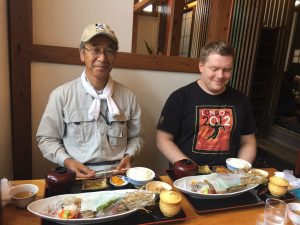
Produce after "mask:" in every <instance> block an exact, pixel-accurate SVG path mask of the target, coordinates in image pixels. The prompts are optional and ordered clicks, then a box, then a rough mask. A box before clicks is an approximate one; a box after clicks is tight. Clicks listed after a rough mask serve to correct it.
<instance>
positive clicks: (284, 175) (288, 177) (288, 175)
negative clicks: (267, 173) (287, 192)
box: [275, 170, 300, 189]
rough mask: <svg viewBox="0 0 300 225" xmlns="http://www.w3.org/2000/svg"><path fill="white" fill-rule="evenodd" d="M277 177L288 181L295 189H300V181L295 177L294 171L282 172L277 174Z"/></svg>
mask: <svg viewBox="0 0 300 225" xmlns="http://www.w3.org/2000/svg"><path fill="white" fill-rule="evenodd" d="M275 176H279V177H282V178H284V179H286V180H287V181H288V182H289V185H290V186H291V187H292V188H293V189H296V188H300V179H299V178H297V177H295V176H294V174H293V171H292V170H283V171H282V172H275Z"/></svg>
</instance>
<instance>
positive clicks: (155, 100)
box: [31, 0, 199, 178]
mask: <svg viewBox="0 0 300 225" xmlns="http://www.w3.org/2000/svg"><path fill="white" fill-rule="evenodd" d="M87 2H88V4H87ZM66 12H67V13H68V15H67V16H66ZM132 18H133V0H122V1H119V0H110V1H106V0H89V1H84V0H64V1H61V0H33V41H34V44H46V45H57V46H69V47H77V46H78V45H79V40H80V35H81V32H82V30H83V28H84V27H85V26H86V25H87V24H90V23H93V22H98V21H100V22H105V23H107V24H109V25H110V26H111V27H112V28H113V29H114V30H115V32H116V34H117V36H118V39H119V42H120V51H127V52H130V49H131V38H132V36H131V35H132ZM83 68H84V67H82V66H72V65H62V64H49V63H32V65H31V70H32V74H31V79H32V83H31V85H32V87H31V91H32V134H33V139H32V144H33V150H32V151H33V165H32V166H33V177H34V178H42V177H43V176H44V174H45V173H46V172H47V171H48V170H49V169H50V168H52V167H54V166H55V165H53V164H52V163H49V162H48V161H47V160H46V159H44V158H43V157H42V155H41V153H40V151H39V150H38V148H37V144H36V141H35V137H34V136H35V134H36V130H37V126H38V124H39V121H40V118H41V116H42V113H43V111H44V108H45V105H46V103H47V100H48V96H49V93H50V91H51V90H52V89H54V88H55V87H57V86H58V85H60V84H63V83H65V82H67V81H69V80H72V79H75V78H77V77H78V76H79V75H80V74H81V72H82V70H83ZM198 76H199V75H198V74H184V73H170V72H160V71H146V70H127V69H113V71H112V77H113V78H114V79H116V80H117V81H120V82H122V83H124V84H125V85H127V86H128V87H129V88H130V89H132V90H133V91H134V92H135V93H136V95H137V98H138V100H139V102H140V105H141V107H142V113H143V125H144V129H145V139H146V145H145V147H144V149H143V151H142V153H141V154H140V156H139V157H138V158H137V160H136V164H137V165H143V166H147V167H150V168H153V169H155V171H156V172H158V173H162V172H163V171H164V169H166V168H167V161H166V159H165V158H164V157H163V156H162V155H161V154H160V153H159V152H158V151H157V149H156V144H155V132H156V130H155V127H156V123H157V120H158V117H159V114H160V111H161V109H162V106H163V104H164V102H165V100H166V98H167V97H168V96H169V94H170V93H171V92H172V91H174V90H175V89H177V88H178V87H181V86H183V85H185V84H187V83H189V82H191V81H194V80H196V79H197V78H198Z"/></svg>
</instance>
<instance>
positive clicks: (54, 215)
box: [27, 189, 155, 224]
mask: <svg viewBox="0 0 300 225" xmlns="http://www.w3.org/2000/svg"><path fill="white" fill-rule="evenodd" d="M154 202H155V194H154V193H152V192H149V191H145V190H137V189H124V190H114V191H99V192H87V193H81V194H66V195H58V196H53V197H49V198H45V199H40V200H37V201H34V202H32V203H30V204H29V205H28V206H27V209H28V210H29V211H30V212H31V213H33V214H35V215H37V216H40V217H41V218H43V219H46V220H51V221H54V222H56V223H60V224H93V223H100V222H105V221H111V220H116V219H120V218H123V217H125V216H127V215H129V214H131V213H133V212H135V211H136V210H138V209H143V208H144V207H146V206H150V205H153V204H154Z"/></svg>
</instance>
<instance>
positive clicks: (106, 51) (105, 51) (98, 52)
mask: <svg viewBox="0 0 300 225" xmlns="http://www.w3.org/2000/svg"><path fill="white" fill-rule="evenodd" d="M83 48H84V49H85V50H87V51H88V52H89V53H91V54H92V56H94V57H95V58H97V57H99V56H100V55H101V54H104V55H105V56H106V57H110V58H111V57H114V56H115V55H116V54H117V51H116V50H114V49H111V48H107V49H103V50H101V49H100V48H86V47H83Z"/></svg>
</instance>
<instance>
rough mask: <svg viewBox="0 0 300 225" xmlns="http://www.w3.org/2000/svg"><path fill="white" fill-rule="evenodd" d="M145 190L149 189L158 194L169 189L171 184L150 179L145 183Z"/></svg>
mask: <svg viewBox="0 0 300 225" xmlns="http://www.w3.org/2000/svg"><path fill="white" fill-rule="evenodd" d="M146 190H147V191H151V192H153V193H156V194H159V193H161V192H163V191H171V190H172V186H171V185H169V184H168V183H166V182H162V181H156V180H155V181H151V182H149V183H148V184H146Z"/></svg>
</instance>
